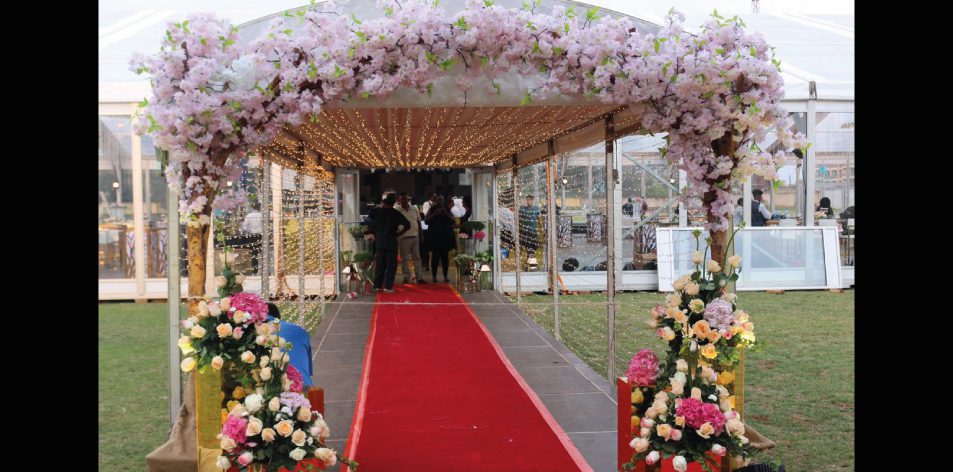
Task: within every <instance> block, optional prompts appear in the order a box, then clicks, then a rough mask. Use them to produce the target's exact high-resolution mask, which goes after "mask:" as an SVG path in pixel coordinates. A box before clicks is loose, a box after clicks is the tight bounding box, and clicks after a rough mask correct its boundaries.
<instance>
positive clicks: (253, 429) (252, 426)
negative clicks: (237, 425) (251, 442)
mask: <svg viewBox="0 0 953 472" xmlns="http://www.w3.org/2000/svg"><path fill="white" fill-rule="evenodd" d="M264 427H265V425H264V424H263V423H262V422H261V420H260V419H258V418H255V417H254V416H253V417H251V418H249V419H248V426H246V427H245V435H246V436H255V435H256V434H258V433H260V432H261V430H262V428H264Z"/></svg>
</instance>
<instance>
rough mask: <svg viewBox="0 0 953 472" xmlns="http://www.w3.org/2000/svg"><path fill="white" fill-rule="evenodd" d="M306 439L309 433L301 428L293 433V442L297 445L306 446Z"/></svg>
mask: <svg viewBox="0 0 953 472" xmlns="http://www.w3.org/2000/svg"><path fill="white" fill-rule="evenodd" d="M306 439H308V433H305V432H304V431H301V430H300V429H296V430H295V431H294V432H293V433H291V442H292V443H294V445H295V446H304V442H305V440H306Z"/></svg>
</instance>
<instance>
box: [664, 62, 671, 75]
mask: <svg viewBox="0 0 953 472" xmlns="http://www.w3.org/2000/svg"><path fill="white" fill-rule="evenodd" d="M671 65H672V61H668V62H666V63H665V64H662V77H665V76H666V75H667V74H668V68H669V67H670V66H671Z"/></svg>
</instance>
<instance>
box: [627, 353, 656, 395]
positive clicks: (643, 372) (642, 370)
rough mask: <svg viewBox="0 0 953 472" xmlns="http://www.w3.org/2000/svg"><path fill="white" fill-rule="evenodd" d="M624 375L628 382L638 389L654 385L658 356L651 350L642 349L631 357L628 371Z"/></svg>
mask: <svg viewBox="0 0 953 472" xmlns="http://www.w3.org/2000/svg"><path fill="white" fill-rule="evenodd" d="M625 375H626V377H628V378H629V381H630V382H632V383H633V384H635V385H636V386H639V387H647V386H649V385H653V384H655V376H656V375H658V356H657V355H656V354H655V353H654V352H652V350H651V349H642V350H641V351H639V352H638V354H636V355H635V356H634V357H632V362H631V363H630V364H629V370H628V372H626V373H625Z"/></svg>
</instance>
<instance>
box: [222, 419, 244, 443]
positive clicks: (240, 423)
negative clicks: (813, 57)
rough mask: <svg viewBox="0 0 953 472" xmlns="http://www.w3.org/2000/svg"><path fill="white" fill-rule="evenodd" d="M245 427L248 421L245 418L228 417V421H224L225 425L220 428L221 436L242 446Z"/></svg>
mask: <svg viewBox="0 0 953 472" xmlns="http://www.w3.org/2000/svg"><path fill="white" fill-rule="evenodd" d="M247 426H248V420H246V419H245V418H242V417H240V416H232V415H228V419H226V420H225V424H224V425H223V426H222V436H226V437H229V438H232V439H234V440H235V443H236V444H244V443H245V438H246V436H245V434H246V431H247Z"/></svg>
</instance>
